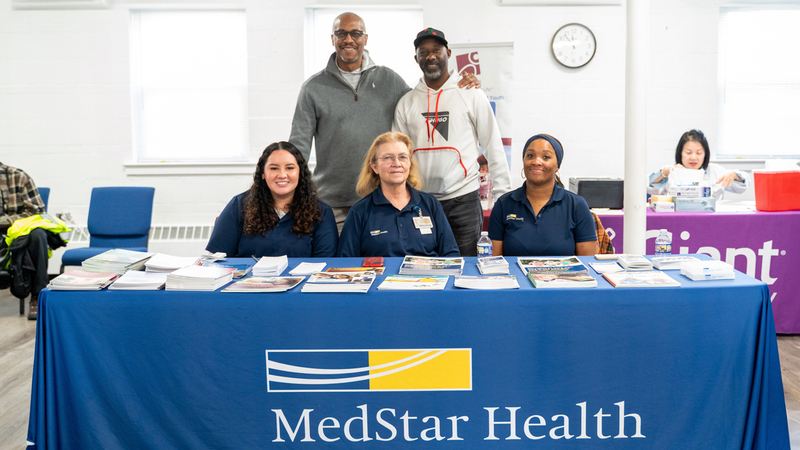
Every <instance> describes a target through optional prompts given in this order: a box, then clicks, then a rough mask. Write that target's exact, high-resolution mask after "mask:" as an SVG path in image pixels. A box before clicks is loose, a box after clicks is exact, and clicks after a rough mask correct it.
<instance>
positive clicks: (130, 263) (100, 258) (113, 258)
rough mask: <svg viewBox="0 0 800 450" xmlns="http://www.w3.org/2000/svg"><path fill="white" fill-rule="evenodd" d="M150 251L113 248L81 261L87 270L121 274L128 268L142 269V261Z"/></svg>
mask: <svg viewBox="0 0 800 450" xmlns="http://www.w3.org/2000/svg"><path fill="white" fill-rule="evenodd" d="M151 256H153V254H152V253H145V252H135V251H132V250H123V249H121V248H115V249H113V250H109V251H107V252H103V253H100V254H99V255H96V256H92V257H91V258H89V259H86V260H84V261H83V263H82V264H81V266H82V267H83V270H86V271H89V272H117V273H118V274H123V273H125V272H127V271H128V270H142V267H144V263H145V262H146V261H147V259H148V258H150V257H151Z"/></svg>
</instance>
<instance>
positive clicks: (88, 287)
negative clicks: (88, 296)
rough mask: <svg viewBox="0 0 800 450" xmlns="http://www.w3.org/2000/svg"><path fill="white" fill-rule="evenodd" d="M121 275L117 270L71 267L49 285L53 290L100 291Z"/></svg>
mask: <svg viewBox="0 0 800 450" xmlns="http://www.w3.org/2000/svg"><path fill="white" fill-rule="evenodd" d="M117 277H119V273H117V272H92V271H87V270H81V269H69V270H67V271H66V272H64V273H62V274H61V275H59V276H57V277H55V278H53V279H52V280H51V281H50V284H48V285H47V287H48V288H50V289H51V290H53V291H99V290H100V289H103V288H104V287H106V286H108V285H109V284H111V282H112V281H114V280H116V279H117Z"/></svg>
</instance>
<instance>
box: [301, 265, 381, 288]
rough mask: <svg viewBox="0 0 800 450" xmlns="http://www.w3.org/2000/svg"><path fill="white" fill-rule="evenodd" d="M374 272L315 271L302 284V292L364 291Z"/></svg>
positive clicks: (371, 280)
mask: <svg viewBox="0 0 800 450" xmlns="http://www.w3.org/2000/svg"><path fill="white" fill-rule="evenodd" d="M373 281H375V272H374V271H371V270H369V271H366V272H317V273H315V274H312V275H311V276H310V277H309V278H308V281H306V282H305V284H303V289H302V292H356V293H366V292H367V291H369V287H370V286H372V282H373Z"/></svg>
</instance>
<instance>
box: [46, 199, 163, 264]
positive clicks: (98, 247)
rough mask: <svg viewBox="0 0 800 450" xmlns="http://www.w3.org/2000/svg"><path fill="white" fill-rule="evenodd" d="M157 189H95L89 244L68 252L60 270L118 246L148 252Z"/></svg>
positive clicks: (89, 226) (62, 259)
mask: <svg viewBox="0 0 800 450" xmlns="http://www.w3.org/2000/svg"><path fill="white" fill-rule="evenodd" d="M155 191H156V190H155V188H151V187H99V188H94V189H92V199H91V201H90V203H89V220H88V224H87V227H88V229H89V247H85V248H75V249H70V250H67V251H65V252H64V255H63V256H62V257H61V271H62V272H63V271H64V266H80V265H81V263H82V262H83V261H84V260H85V259H89V258H91V257H92V256H96V255H99V254H100V253H103V252H105V251H108V250H111V249H115V248H123V249H126V250H134V251H139V252H146V251H147V238H148V236H149V234H150V221H151V219H152V217H153V196H154V195H155Z"/></svg>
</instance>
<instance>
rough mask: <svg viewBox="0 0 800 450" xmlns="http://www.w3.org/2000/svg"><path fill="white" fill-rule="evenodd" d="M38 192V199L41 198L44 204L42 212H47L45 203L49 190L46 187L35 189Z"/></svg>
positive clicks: (48, 196) (48, 197)
mask: <svg viewBox="0 0 800 450" xmlns="http://www.w3.org/2000/svg"><path fill="white" fill-rule="evenodd" d="M36 189H37V190H38V191H39V197H42V201H43V202H44V211H45V212H47V201H48V200H50V188H46V187H37V188H36Z"/></svg>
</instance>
